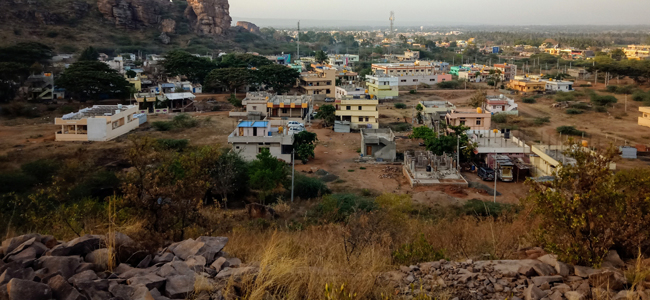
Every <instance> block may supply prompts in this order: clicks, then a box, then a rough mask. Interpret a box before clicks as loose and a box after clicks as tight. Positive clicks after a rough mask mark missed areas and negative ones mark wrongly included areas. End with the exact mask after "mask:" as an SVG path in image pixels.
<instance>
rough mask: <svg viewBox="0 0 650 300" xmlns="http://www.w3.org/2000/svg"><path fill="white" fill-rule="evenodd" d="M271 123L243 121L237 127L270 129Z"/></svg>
mask: <svg viewBox="0 0 650 300" xmlns="http://www.w3.org/2000/svg"><path fill="white" fill-rule="evenodd" d="M268 125H269V122H268V121H242V122H240V123H239V125H237V127H242V128H253V127H257V128H266V127H268Z"/></svg>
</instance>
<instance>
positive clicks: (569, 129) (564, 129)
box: [556, 126, 586, 136]
mask: <svg viewBox="0 0 650 300" xmlns="http://www.w3.org/2000/svg"><path fill="white" fill-rule="evenodd" d="M556 131H557V133H561V134H566V135H577V136H580V135H583V134H585V132H584V131H580V130H578V129H576V128H575V127H573V126H560V127H558V128H556ZM585 135H586V134H585Z"/></svg>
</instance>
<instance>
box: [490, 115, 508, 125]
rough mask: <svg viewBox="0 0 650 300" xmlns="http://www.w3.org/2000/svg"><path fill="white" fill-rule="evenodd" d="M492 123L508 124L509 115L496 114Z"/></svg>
mask: <svg viewBox="0 0 650 300" xmlns="http://www.w3.org/2000/svg"><path fill="white" fill-rule="evenodd" d="M492 122H494V123H506V122H508V115H507V114H495V115H493V116H492Z"/></svg>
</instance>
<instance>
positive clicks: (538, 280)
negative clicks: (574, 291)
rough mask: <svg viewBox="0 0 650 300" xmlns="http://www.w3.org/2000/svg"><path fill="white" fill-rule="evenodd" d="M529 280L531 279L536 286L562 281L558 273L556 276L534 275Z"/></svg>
mask: <svg viewBox="0 0 650 300" xmlns="http://www.w3.org/2000/svg"><path fill="white" fill-rule="evenodd" d="M531 280H532V281H533V283H534V284H535V285H536V286H540V285H542V284H544V283H548V284H551V283H554V282H562V276H560V275H556V276H535V277H533V278H531Z"/></svg>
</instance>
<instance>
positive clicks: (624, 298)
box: [612, 254, 639, 300]
mask: <svg viewBox="0 0 650 300" xmlns="http://www.w3.org/2000/svg"><path fill="white" fill-rule="evenodd" d="M616 256H618V254H617V255H616ZM638 298H639V297H638V295H637V293H636V292H633V291H628V290H623V291H620V292H618V294H616V295H615V296H614V298H612V300H628V299H638Z"/></svg>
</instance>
